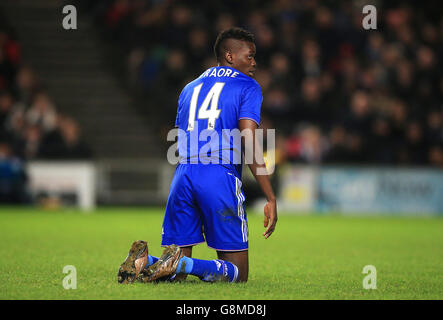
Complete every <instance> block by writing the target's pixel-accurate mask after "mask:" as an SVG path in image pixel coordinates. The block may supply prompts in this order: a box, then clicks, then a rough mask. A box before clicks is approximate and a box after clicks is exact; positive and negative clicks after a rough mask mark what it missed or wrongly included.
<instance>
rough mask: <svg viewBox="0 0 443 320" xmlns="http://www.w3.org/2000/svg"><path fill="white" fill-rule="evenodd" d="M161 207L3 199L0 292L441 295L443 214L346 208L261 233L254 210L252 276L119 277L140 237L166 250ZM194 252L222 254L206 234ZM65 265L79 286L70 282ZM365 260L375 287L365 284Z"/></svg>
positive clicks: (42, 295)
mask: <svg viewBox="0 0 443 320" xmlns="http://www.w3.org/2000/svg"><path fill="white" fill-rule="evenodd" d="M162 215H163V210H162V209H159V208H157V209H153V208H146V209H127V208H112V209H98V210H97V211H96V212H94V213H93V214H83V213H80V212H77V211H57V212H55V211H52V212H51V211H44V210H38V209H32V208H28V209H24V208H22V209H16V208H0V226H1V228H0V230H1V235H0V240H1V246H0V299H202V300H204V299H216V300H223V299H233V300H235V299H263V300H268V299H276V300H279V299H442V298H443V277H442V265H443V232H441V231H442V230H443V219H441V218H420V219H418V218H386V217H384V218H382V217H377V218H375V217H367V218H361V217H358V218H357V217H355V218H350V217H341V216H315V215H314V216H292V215H284V214H283V213H282V214H281V215H280V217H279V222H278V225H277V229H276V231H275V233H274V234H273V235H272V236H271V237H270V238H269V239H267V240H265V239H264V238H263V236H262V233H263V231H264V228H263V216H262V214H253V212H249V216H248V220H249V237H250V275H249V282H248V283H246V284H244V283H243V284H234V285H233V284H229V283H214V284H209V283H203V282H201V281H200V280H199V279H198V278H196V277H193V276H189V277H188V279H187V280H186V281H185V282H184V283H173V284H172V283H159V284H141V283H135V284H132V285H119V284H118V283H117V270H118V267H119V265H120V263H121V262H122V261H123V260H124V258H125V257H126V255H127V252H128V250H129V247H130V245H131V243H132V241H133V240H138V239H143V240H147V241H148V244H149V249H150V254H152V255H156V256H159V255H160V254H161V251H162V249H161V248H160V240H161V239H160V237H161V222H162ZM193 256H194V257H196V258H200V259H214V258H215V252H214V251H213V250H211V249H209V248H207V247H206V245H205V244H200V245H198V246H196V247H194V251H193ZM65 265H74V266H75V267H76V269H77V289H75V290H65V289H64V288H63V286H62V281H63V278H64V277H65V276H66V274H64V273H63V272H62V271H63V267H64V266H65ZM365 265H374V266H375V267H376V268H377V289H376V290H365V289H363V286H362V282H363V278H364V277H365V274H362V270H363V267H364V266H365Z"/></svg>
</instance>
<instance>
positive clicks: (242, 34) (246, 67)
mask: <svg viewBox="0 0 443 320" xmlns="http://www.w3.org/2000/svg"><path fill="white" fill-rule="evenodd" d="M255 50H256V49H255V37H254V35H253V34H252V33H250V32H249V31H246V30H244V29H241V28H230V29H227V30H224V31H222V32H220V34H219V35H218V37H217V40H216V41H215V45H214V53H215V58H216V59H217V63H218V65H219V66H228V67H232V68H234V69H237V70H238V71H241V72H243V73H244V74H247V75H248V76H250V77H254V75H255V70H256V68H257V63H256V61H255Z"/></svg>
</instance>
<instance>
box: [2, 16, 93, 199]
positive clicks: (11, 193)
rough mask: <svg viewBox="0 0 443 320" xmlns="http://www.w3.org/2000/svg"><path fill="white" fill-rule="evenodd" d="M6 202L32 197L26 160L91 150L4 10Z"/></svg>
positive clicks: (84, 155) (77, 155) (71, 156)
mask: <svg viewBox="0 0 443 320" xmlns="http://www.w3.org/2000/svg"><path fill="white" fill-rule="evenodd" d="M0 18H2V19H0V21H1V22H0V203H2V202H9V203H10V202H13V203H15V202H20V203H23V202H29V201H30V197H29V194H28V192H27V191H26V186H27V176H26V168H25V163H26V161H27V160H31V159H57V160H63V159H83V158H89V157H90V156H91V150H90V149H89V147H88V146H87V144H86V143H85V142H83V141H82V140H81V138H80V130H79V126H78V124H77V122H76V121H75V120H74V119H72V118H71V117H69V116H67V115H64V114H61V113H60V112H58V110H57V108H56V106H55V105H54V103H53V102H52V100H51V98H50V96H49V94H48V92H47V91H46V90H45V88H44V86H43V85H42V83H41V81H39V78H38V76H37V74H36V73H35V71H34V70H33V69H32V68H31V67H30V66H29V65H27V63H26V61H23V59H22V56H21V46H20V42H19V41H18V40H17V39H16V37H15V35H14V32H13V30H12V29H11V28H10V27H9V26H8V25H7V24H6V22H5V21H6V19H3V17H1V15H0Z"/></svg>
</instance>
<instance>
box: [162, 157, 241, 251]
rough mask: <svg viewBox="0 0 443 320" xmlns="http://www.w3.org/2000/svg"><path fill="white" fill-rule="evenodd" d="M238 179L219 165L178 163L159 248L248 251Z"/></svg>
mask: <svg viewBox="0 0 443 320" xmlns="http://www.w3.org/2000/svg"><path fill="white" fill-rule="evenodd" d="M244 201H245V196H244V194H243V192H242V183H241V180H240V179H239V178H238V177H237V176H236V175H235V173H234V171H233V170H230V169H229V168H227V167H224V166H222V165H219V164H207V165H203V164H179V165H178V166H177V168H176V171H175V174H174V178H173V179H172V182H171V188H170V191H169V197H168V202H167V205H166V213H165V217H164V220H163V230H162V246H168V245H171V244H176V245H178V246H181V247H184V246H192V245H195V244H199V243H202V242H205V241H206V243H207V245H208V247H210V248H213V249H216V250H220V251H243V250H248V223H247V219H246V212H245V207H244Z"/></svg>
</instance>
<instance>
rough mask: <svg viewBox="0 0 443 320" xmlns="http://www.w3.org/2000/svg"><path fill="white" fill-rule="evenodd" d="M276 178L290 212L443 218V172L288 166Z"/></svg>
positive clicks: (282, 201) (283, 204)
mask: <svg viewBox="0 0 443 320" xmlns="http://www.w3.org/2000/svg"><path fill="white" fill-rule="evenodd" d="M278 174H279V180H280V183H279V187H280V191H279V198H280V207H281V208H282V209H283V210H285V211H289V212H319V213H328V212H339V213H342V214H352V215H355V214H365V215H369V214H388V215H410V216H423V215H443V170H438V169H425V168H369V167H368V168H366V167H329V166H324V167H319V168H314V167H308V166H286V167H282V168H280V169H279V172H278Z"/></svg>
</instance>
